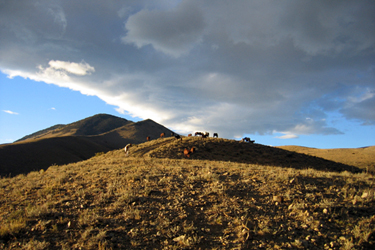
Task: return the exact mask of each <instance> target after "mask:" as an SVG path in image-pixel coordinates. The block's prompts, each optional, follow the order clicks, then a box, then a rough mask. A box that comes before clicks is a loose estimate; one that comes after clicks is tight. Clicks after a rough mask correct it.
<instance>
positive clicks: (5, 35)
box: [0, 0, 375, 138]
mask: <svg viewBox="0 0 375 250" xmlns="http://www.w3.org/2000/svg"><path fill="white" fill-rule="evenodd" d="M373 13H375V3H374V2H373V1H303V2H301V1H288V2H284V1H276V2H275V1H235V2H233V1H232V2H228V1H198V0H196V1H195V0H193V1H167V0H160V1H79V2H78V1H37V2H34V1H6V2H2V3H1V4H0V42H1V45H2V46H0V69H1V70H2V71H3V72H6V73H7V74H10V75H14V76H15V75H20V76H23V77H29V78H31V79H34V80H41V81H45V82H48V83H53V84H56V85H59V86H63V87H69V88H71V89H74V90H78V91H81V92H82V93H84V94H90V95H97V96H98V97H99V98H101V99H103V100H104V101H106V102H107V103H109V104H112V105H115V106H116V107H118V111H119V112H125V113H129V114H131V115H134V116H138V117H141V118H151V119H154V120H156V121H158V122H161V123H163V124H165V125H167V126H170V127H172V128H173V129H178V130H180V131H183V132H191V131H193V130H212V131H215V132H219V133H220V134H221V135H222V136H225V137H233V136H242V135H243V134H244V133H248V134H250V133H259V134H270V133H275V132H281V133H284V134H285V137H284V138H293V137H296V136H298V135H302V134H337V133H341V132H340V131H339V130H338V129H337V128H335V127H330V125H329V124H328V122H327V119H328V114H329V113H330V112H341V114H342V115H343V116H344V117H346V118H347V119H355V120H359V121H361V122H362V123H364V124H374V122H375V117H374V116H375V115H374V111H373V108H372V107H373V104H374V91H375V86H374V85H375V75H374V70H373V69H374V61H375V58H374V55H375V27H374V26H375V19H374V18H375V17H374V15H373ZM51 62H59V65H60V66H59V67H51ZM64 62H65V63H64ZM61 65H62V66H61ZM68 66H69V67H73V68H69V70H68V68H67V67H68ZM83 66H84V67H85V69H91V70H90V74H85V75H79V74H75V73H74V72H82V71H80V70H82V69H81V68H79V67H83ZM64 67H65V68H64ZM77 67H78V68H77ZM72 72H73V73H72ZM85 72H86V71H85Z"/></svg>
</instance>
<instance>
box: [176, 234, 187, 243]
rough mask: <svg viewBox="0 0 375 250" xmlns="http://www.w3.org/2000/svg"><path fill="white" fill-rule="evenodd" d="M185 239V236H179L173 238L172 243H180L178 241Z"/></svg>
mask: <svg viewBox="0 0 375 250" xmlns="http://www.w3.org/2000/svg"><path fill="white" fill-rule="evenodd" d="M185 238H186V234H184V235H180V236H178V237H176V238H174V239H173V241H176V242H180V241H183V240H185Z"/></svg>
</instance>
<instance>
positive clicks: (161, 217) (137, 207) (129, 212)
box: [0, 138, 375, 249]
mask: <svg viewBox="0 0 375 250" xmlns="http://www.w3.org/2000/svg"><path fill="white" fill-rule="evenodd" d="M231 144H233V145H231ZM185 145H186V146H187V145H189V146H194V147H197V152H196V153H195V154H193V155H192V159H184V157H183V155H182V152H181V149H182V148H184V147H185ZM220 145H221V147H220ZM224 145H225V146H226V148H230V150H229V151H228V150H227V151H225V150H224V149H223V148H225V147H224ZM263 147H264V146H261V145H257V144H242V143H239V142H236V143H234V142H233V141H228V140H222V139H218V140H216V141H214V140H211V139H210V140H201V139H197V138H184V140H183V142H180V141H176V140H172V139H171V138H166V139H158V140H154V141H152V142H147V143H143V144H139V145H135V146H134V147H132V148H131V154H130V156H129V157H125V153H124V152H123V150H115V151H110V152H108V153H106V154H101V155H100V154H97V156H95V157H93V158H91V159H89V160H86V161H81V162H78V163H73V164H69V165H62V166H52V167H50V168H48V170H46V171H38V172H31V173H29V174H27V175H19V176H17V177H13V178H2V179H0V195H1V197H2V199H1V202H0V221H1V222H2V223H1V224H0V248H2V249H270V248H271V249H306V248H307V249H373V248H374V242H375V241H374V240H375V192H374V190H375V179H374V177H373V176H372V175H370V174H366V173H352V172H349V171H344V172H337V169H334V170H335V171H327V170H328V169H326V167H324V168H322V169H324V171H323V170H319V166H318V165H319V164H317V165H316V166H315V165H314V164H315V162H314V164H312V165H311V164H309V168H305V167H307V165H303V161H300V163H299V164H300V165H299V166H297V164H296V163H294V165H291V166H292V167H288V166H287V164H285V165H283V164H276V163H277V161H276V160H277V159H279V160H281V159H282V157H281V156H280V155H277V154H275V155H276V156H277V157H276V156H275V158H274V160H271V162H270V163H268V162H267V161H266V160H265V159H269V158H270V157H272V155H273V152H279V154H282V151H280V150H281V149H276V151H272V150H274V149H275V148H270V147H269V148H263ZM234 148H237V152H232V149H234ZM261 149H264V150H266V149H267V151H266V154H263V153H262V157H264V158H265V159H263V160H262V159H261V153H260V152H258V151H260V150H261ZM210 150H211V151H210ZM220 150H222V151H220ZM241 150H243V151H244V153H239V152H240V151H241ZM245 150H246V151H245ZM248 151H249V152H253V155H251V156H246V155H247V154H246V152H248ZM286 152H287V153H290V152H288V151H286ZM237 153H239V155H237ZM226 154H228V155H227V156H226ZM295 154H296V155H294V154H293V156H290V157H291V158H293V159H295V160H298V158H299V156H297V155H298V154H297V153H295ZM163 155H164V156H165V157H163ZM215 156H217V157H218V158H215ZM166 157H167V158H166ZM203 157H210V159H208V160H204V159H201V158H203ZM226 157H228V159H231V160H230V161H229V160H228V159H225V158H226ZM236 157H237V158H239V159H245V157H248V158H246V159H252V158H256V157H258V159H254V162H250V163H241V162H235V161H232V160H234V159H235V158H236ZM286 157H288V156H286ZM307 157H308V156H307ZM313 158H315V157H312V158H311V161H310V160H307V161H306V162H309V163H310V162H313V161H312V159H313ZM309 159H310V158H309ZM255 160H257V161H258V162H257V163H256V162H255ZM285 160H286V161H289V162H290V163H293V161H291V160H290V159H285ZM273 163H275V164H276V165H273ZM340 166H346V165H342V164H341V165H340ZM336 167H338V165H337V166H336ZM348 170H350V169H348Z"/></svg>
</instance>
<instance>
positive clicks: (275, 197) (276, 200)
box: [272, 195, 284, 203]
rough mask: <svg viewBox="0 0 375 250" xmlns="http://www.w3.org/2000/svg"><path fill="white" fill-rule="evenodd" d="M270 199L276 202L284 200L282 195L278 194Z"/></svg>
mask: <svg viewBox="0 0 375 250" xmlns="http://www.w3.org/2000/svg"><path fill="white" fill-rule="evenodd" d="M272 201H273V202H278V203H282V202H283V201H284V197H282V196H280V195H274V196H273V197H272Z"/></svg>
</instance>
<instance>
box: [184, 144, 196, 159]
mask: <svg viewBox="0 0 375 250" xmlns="http://www.w3.org/2000/svg"><path fill="white" fill-rule="evenodd" d="M194 152H195V148H194V147H192V148H191V149H190V150H189V149H186V148H185V149H184V156H185V157H186V158H190V156H191V154H193V153H194Z"/></svg>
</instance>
